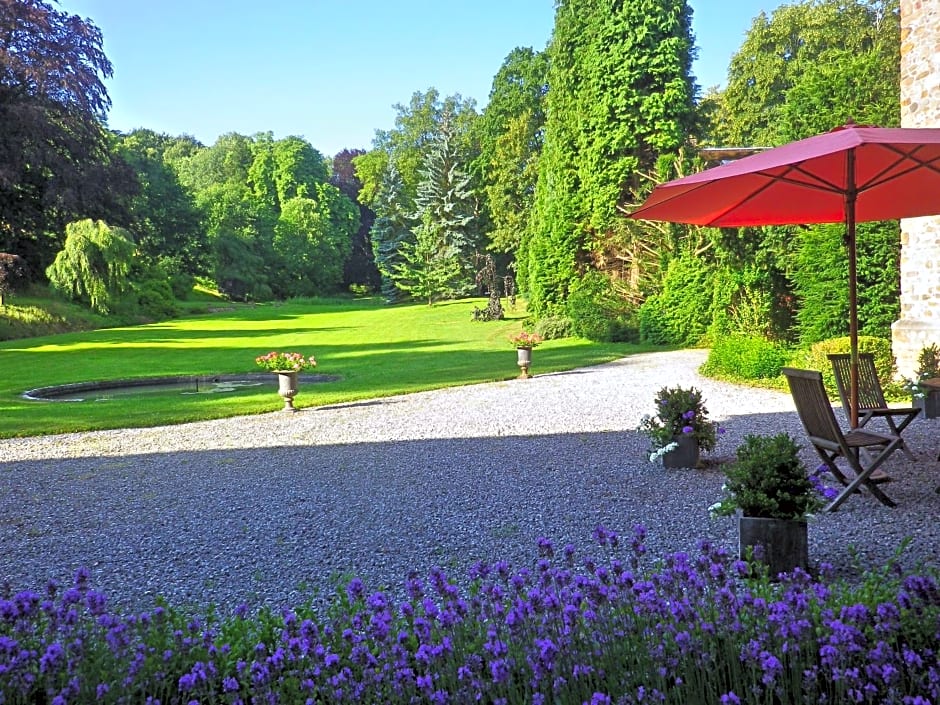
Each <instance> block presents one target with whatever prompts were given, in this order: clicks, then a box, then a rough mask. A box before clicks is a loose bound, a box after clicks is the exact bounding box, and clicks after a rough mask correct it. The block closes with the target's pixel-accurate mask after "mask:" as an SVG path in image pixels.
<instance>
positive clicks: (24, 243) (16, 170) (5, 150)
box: [0, 0, 134, 267]
mask: <svg viewBox="0 0 940 705" xmlns="http://www.w3.org/2000/svg"><path fill="white" fill-rule="evenodd" d="M101 42H102V38H101V32H100V30H99V29H98V28H97V27H95V25H93V24H92V23H90V22H88V21H86V20H82V19H80V18H79V17H77V16H72V15H68V14H66V13H63V12H58V11H56V10H54V9H53V8H52V6H51V5H49V4H48V3H45V2H42V0H0V125H2V126H3V128H2V129H0V250H5V251H8V252H14V251H15V252H17V253H19V254H21V255H22V256H24V257H25V258H26V259H28V260H33V261H34V265H35V266H37V267H44V265H45V264H46V263H47V262H48V261H50V260H51V258H52V255H53V254H54V253H55V251H56V250H58V248H59V244H60V242H61V241H60V240H57V239H55V238H52V239H49V238H47V237H46V236H45V233H55V232H61V231H62V228H63V226H64V224H65V223H66V222H67V221H69V220H72V219H74V218H76V217H81V216H93V217H103V216H112V215H115V214H120V209H119V205H118V200H119V196H120V194H122V193H124V191H125V189H127V188H128V187H133V184H134V180H133V177H131V178H127V174H126V173H113V172H114V170H115V169H116V166H115V165H113V164H112V163H111V161H110V158H109V153H108V142H107V137H106V134H105V131H104V129H103V128H102V123H103V121H104V119H105V115H106V111H107V109H108V107H109V105H110V101H109V99H108V95H107V91H106V90H105V86H104V83H103V81H104V79H106V78H108V77H110V76H111V64H110V62H109V61H108V59H107V57H106V56H105V54H104V52H103V51H102V49H101Z"/></svg>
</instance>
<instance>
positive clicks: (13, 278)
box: [0, 252, 29, 306]
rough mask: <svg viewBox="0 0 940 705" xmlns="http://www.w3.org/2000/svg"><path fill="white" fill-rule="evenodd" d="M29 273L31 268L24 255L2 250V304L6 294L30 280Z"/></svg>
mask: <svg viewBox="0 0 940 705" xmlns="http://www.w3.org/2000/svg"><path fill="white" fill-rule="evenodd" d="M28 275H29V270H28V269H27V268H26V261H25V260H24V259H23V258H22V257H20V256H19V255H11V254H9V253H8V252H0V306H3V297H4V296H9V295H10V294H12V293H13V292H14V291H16V290H17V288H19V287H20V286H22V285H23V284H24V283H25V282H26V281H28Z"/></svg>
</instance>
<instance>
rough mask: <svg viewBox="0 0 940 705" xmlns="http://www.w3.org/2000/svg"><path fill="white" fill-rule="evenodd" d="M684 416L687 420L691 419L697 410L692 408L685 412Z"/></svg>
mask: <svg viewBox="0 0 940 705" xmlns="http://www.w3.org/2000/svg"><path fill="white" fill-rule="evenodd" d="M682 418H684V419H685V420H686V421H691V420H692V419H694V418H695V411H694V410H692V409H689V410H688V411H686V412H685V413H684V414H682Z"/></svg>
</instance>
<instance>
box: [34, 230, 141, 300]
mask: <svg viewBox="0 0 940 705" xmlns="http://www.w3.org/2000/svg"><path fill="white" fill-rule="evenodd" d="M133 256H134V243H133V242H132V240H131V237H130V233H128V232H127V231H126V230H124V229H123V228H112V227H111V226H109V225H108V224H107V223H105V222H104V221H101V220H98V221H93V220H90V219H86V220H80V221H76V222H74V223H69V224H68V225H67V226H66V228H65V247H64V248H63V249H62V251H61V252H59V254H57V255H56V258H55V261H54V262H53V263H52V264H51V265H50V266H49V268H48V269H47V270H46V276H47V277H48V278H49V282H50V283H51V284H52V286H53V287H54V288H55V289H56V290H58V291H59V292H61V293H62V294H64V295H65V296H67V297H68V298H70V299H73V300H75V301H80V302H82V303H84V304H87V305H88V306H90V307H91V309H92V310H93V311H96V312H98V313H102V314H107V313H110V312H112V311H113V309H114V306H115V304H116V303H117V302H118V300H119V299H120V297H121V296H122V295H123V294H124V293H125V292H126V291H127V290H128V288H129V283H128V274H129V273H130V271H131V265H132V260H133Z"/></svg>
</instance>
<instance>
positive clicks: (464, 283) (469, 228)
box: [413, 113, 479, 296]
mask: <svg viewBox="0 0 940 705" xmlns="http://www.w3.org/2000/svg"><path fill="white" fill-rule="evenodd" d="M438 130H439V131H438V133H437V135H436V137H435V140H434V142H433V143H432V144H431V145H430V147H429V149H428V152H427V154H426V156H425V160H424V167H423V169H422V170H421V181H420V183H419V184H418V194H417V197H416V198H415V206H416V208H417V212H416V213H415V215H414V217H413V219H414V220H416V221H418V222H419V223H421V226H420V227H421V228H423V231H422V232H423V236H424V237H431V236H432V235H433V236H435V237H437V239H438V240H437V242H436V243H434V249H435V250H436V251H437V253H438V256H439V257H440V258H441V259H446V260H453V261H455V262H456V263H457V266H458V272H459V273H458V275H456V276H454V277H452V278H451V280H450V285H451V289H450V290H449V291H445V290H442V291H439V292H437V293H438V294H440V295H448V296H456V295H461V294H466V293H468V292H469V291H470V290H471V289H472V287H473V284H474V281H475V278H476V271H475V268H474V263H473V254H474V252H475V251H476V250H477V249H478V247H479V232H478V230H477V228H476V227H475V222H474V220H475V217H476V214H477V203H476V198H475V196H474V194H473V192H472V190H471V188H470V177H469V176H468V175H467V173H466V172H465V171H464V169H463V164H462V161H461V154H460V151H459V146H458V145H457V142H456V139H455V134H454V129H453V123H452V121H451V116H450V115H449V114H448V113H445V114H444V116H443V117H442V119H441V123H440V126H439V128H438ZM428 222H430V223H431V226H430V227H429V226H428V225H427V223H428ZM416 236H417V233H416Z"/></svg>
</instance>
